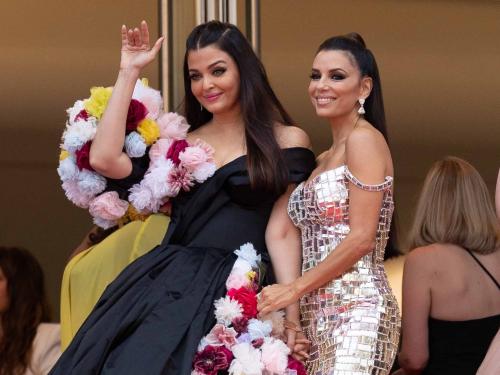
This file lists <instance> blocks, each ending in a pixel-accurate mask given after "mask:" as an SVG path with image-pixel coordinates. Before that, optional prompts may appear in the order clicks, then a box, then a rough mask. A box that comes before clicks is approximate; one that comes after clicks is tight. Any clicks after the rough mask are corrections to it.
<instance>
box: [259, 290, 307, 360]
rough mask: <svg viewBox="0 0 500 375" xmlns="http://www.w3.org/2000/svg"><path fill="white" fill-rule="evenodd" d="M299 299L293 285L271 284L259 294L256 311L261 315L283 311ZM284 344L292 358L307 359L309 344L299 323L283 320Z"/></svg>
mask: <svg viewBox="0 0 500 375" xmlns="http://www.w3.org/2000/svg"><path fill="white" fill-rule="evenodd" d="M299 298H300V295H299V293H298V291H297V289H296V288H295V287H294V285H293V284H288V285H283V284H273V285H269V286H266V287H265V288H264V289H262V291H261V292H260V294H259V298H258V302H257V309H258V310H259V312H260V314H261V315H266V314H269V313H271V312H273V311H277V310H280V309H283V308H285V307H287V306H290V305H292V304H294V303H296V302H297V301H298V300H299ZM284 326H285V336H286V338H285V339H286V342H287V345H288V347H289V348H290V350H291V351H292V356H293V357H294V358H295V359H297V360H300V361H304V360H306V359H307V358H309V349H310V345H311V342H310V341H309V340H308V339H307V338H306V337H305V335H304V333H303V332H302V329H301V328H300V323H298V322H297V323H294V322H291V321H288V320H285V324H284Z"/></svg>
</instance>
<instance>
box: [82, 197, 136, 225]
mask: <svg viewBox="0 0 500 375" xmlns="http://www.w3.org/2000/svg"><path fill="white" fill-rule="evenodd" d="M127 208H128V203H127V202H126V201H124V200H121V199H120V198H119V197H118V193H117V192H116V191H108V192H106V193H103V194H101V195H99V196H98V197H97V198H95V199H93V200H92V201H91V202H90V205H89V212H90V214H91V215H92V216H94V217H100V218H102V219H105V220H118V219H119V218H121V217H122V216H123V215H125V212H127Z"/></svg>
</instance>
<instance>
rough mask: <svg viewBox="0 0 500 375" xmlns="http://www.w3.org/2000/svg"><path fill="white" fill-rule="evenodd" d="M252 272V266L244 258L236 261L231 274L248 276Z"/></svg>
mask: <svg viewBox="0 0 500 375" xmlns="http://www.w3.org/2000/svg"><path fill="white" fill-rule="evenodd" d="M250 271H252V266H251V265H250V263H249V262H247V261H246V260H245V259H243V258H238V259H236V262H234V265H233V268H232V270H231V274H233V273H235V274H239V275H246V274H247V273H248V272H250Z"/></svg>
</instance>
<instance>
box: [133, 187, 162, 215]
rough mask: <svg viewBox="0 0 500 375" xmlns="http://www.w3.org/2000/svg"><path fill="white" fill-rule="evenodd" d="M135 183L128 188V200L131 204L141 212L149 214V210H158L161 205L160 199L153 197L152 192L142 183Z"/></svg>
mask: <svg viewBox="0 0 500 375" xmlns="http://www.w3.org/2000/svg"><path fill="white" fill-rule="evenodd" d="M143 182H144V181H142V182H141V183H140V184H135V185H134V186H132V187H131V188H130V189H129V192H130V194H129V196H128V200H129V202H130V203H132V206H134V208H135V209H136V210H137V211H138V212H139V213H141V214H149V213H151V212H158V210H159V209H160V207H161V206H162V201H160V200H158V199H154V198H153V194H152V193H151V190H149V188H148V187H146V186H145V185H144V184H143Z"/></svg>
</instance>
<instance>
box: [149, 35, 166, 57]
mask: <svg viewBox="0 0 500 375" xmlns="http://www.w3.org/2000/svg"><path fill="white" fill-rule="evenodd" d="M164 40H165V37H164V36H162V37H161V38H159V39H158V40H157V41H156V43H155V45H154V46H153V48H151V51H152V52H153V54H154V55H156V54H157V53H158V51H159V50H160V48H161V45H162V43H163V41H164ZM148 46H149V44H148Z"/></svg>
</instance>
